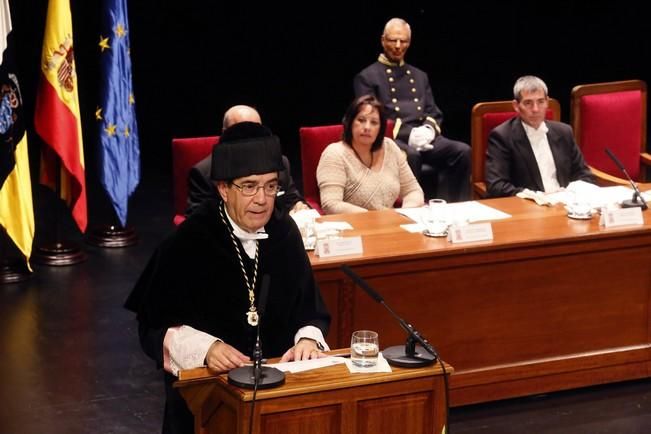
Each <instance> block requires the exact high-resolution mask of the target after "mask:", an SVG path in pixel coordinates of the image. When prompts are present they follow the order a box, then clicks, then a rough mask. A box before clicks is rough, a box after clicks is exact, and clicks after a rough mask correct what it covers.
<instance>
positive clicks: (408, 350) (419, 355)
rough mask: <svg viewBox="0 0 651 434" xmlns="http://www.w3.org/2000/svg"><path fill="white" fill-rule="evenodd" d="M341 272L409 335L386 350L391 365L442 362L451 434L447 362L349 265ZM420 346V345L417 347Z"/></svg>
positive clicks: (448, 425) (446, 411) (411, 365)
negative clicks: (389, 314)
mask: <svg viewBox="0 0 651 434" xmlns="http://www.w3.org/2000/svg"><path fill="white" fill-rule="evenodd" d="M341 270H342V271H343V272H344V273H345V274H346V275H347V276H348V277H350V278H351V279H353V282H355V284H356V285H358V286H359V287H360V288H362V289H363V290H364V292H366V293H367V294H368V295H369V296H370V297H371V298H372V299H373V300H375V301H377V302H378V303H380V304H381V305H382V306H384V307H385V308H386V310H388V311H389V313H391V315H392V316H393V317H394V318H395V319H397V320H398V322H399V323H400V326H401V327H402V328H403V329H404V330H405V331H406V332H407V333H408V335H409V336H407V343H406V344H405V346H404V347H403V346H400V345H396V346H393V347H389V348H386V349H385V350H384V351H382V355H383V356H384V358H385V359H386V361H387V362H389V364H390V365H395V366H400V367H403V368H418V367H421V366H427V365H431V364H432V363H434V362H436V361H437V360H439V361H440V365H441V370H442V371H443V382H444V383H445V414H446V420H447V424H446V426H445V431H446V432H447V433H448V434H451V430H450V386H449V384H448V373H447V372H446V370H445V362H443V360H441V358H440V357H439V355H438V353H437V352H436V350H435V349H434V347H433V346H432V345H431V344H430V343H429V342H428V341H427V339H425V338H424V337H423V336H422V335H421V334H420V333H419V332H418V330H416V329H414V327H413V326H412V325H411V324H409V323H408V322H407V321H405V320H404V319H402V318H400V317H399V316H398V314H396V313H395V312H394V311H393V309H391V308H390V307H389V305H387V304H386V303H385V302H384V298H382V296H381V295H380V294H379V293H378V292H377V291H375V290H374V289H373V288H371V286H370V285H369V284H368V283H366V281H364V279H362V278H361V277H360V276H359V275H358V274H357V273H355V272H354V271H353V270H352V269H351V268H350V267H349V266H348V265H345V264H344V265H342V266H341ZM416 344H420V345H416Z"/></svg>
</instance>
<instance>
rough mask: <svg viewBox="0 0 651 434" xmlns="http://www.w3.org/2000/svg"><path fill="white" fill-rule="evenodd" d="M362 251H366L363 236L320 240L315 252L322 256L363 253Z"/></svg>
mask: <svg viewBox="0 0 651 434" xmlns="http://www.w3.org/2000/svg"><path fill="white" fill-rule="evenodd" d="M362 253H364V250H363V248H362V237H360V236H357V237H345V238H326V239H322V240H318V241H317V242H316V247H315V249H314V254H315V255H317V256H318V257H320V258H327V257H330V256H341V255H361V254H362Z"/></svg>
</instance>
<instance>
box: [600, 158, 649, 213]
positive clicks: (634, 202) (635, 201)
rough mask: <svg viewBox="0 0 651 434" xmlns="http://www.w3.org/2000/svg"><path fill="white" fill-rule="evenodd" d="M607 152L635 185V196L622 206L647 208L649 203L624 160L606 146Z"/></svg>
mask: <svg viewBox="0 0 651 434" xmlns="http://www.w3.org/2000/svg"><path fill="white" fill-rule="evenodd" d="M606 154H608V156H609V157H610V159H611V160H613V161H614V162H615V164H616V165H617V167H618V168H619V170H621V171H622V173H623V174H624V176H626V179H628V182H629V183H630V184H631V187H633V198H632V199H627V200H625V201H623V202H622V208H635V207H637V206H639V207H640V208H642V211H644V210H646V209H647V208H648V207H649V206H648V205H647V203H646V201H645V200H644V198H643V197H642V193H640V189H638V188H637V185H636V184H635V181H633V180H632V179H631V177H630V176H629V175H628V172H627V171H626V168H625V167H624V165H623V164H622V162H621V161H619V158H617V157H616V156H615V154H613V153H612V151H611V150H610V149H608V148H606Z"/></svg>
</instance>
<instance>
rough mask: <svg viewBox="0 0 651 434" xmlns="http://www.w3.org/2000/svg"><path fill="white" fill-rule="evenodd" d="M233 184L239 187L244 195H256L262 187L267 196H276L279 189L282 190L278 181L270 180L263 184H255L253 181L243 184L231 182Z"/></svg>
mask: <svg viewBox="0 0 651 434" xmlns="http://www.w3.org/2000/svg"><path fill="white" fill-rule="evenodd" d="M231 184H232V185H233V186H234V187H237V188H238V189H239V190H240V191H241V192H242V194H243V195H244V196H255V195H256V194H258V190H260V189H262V191H264V194H266V195H267V196H275V195H276V193H278V190H280V185H278V181H269V182H267V183H266V184H263V185H258V184H254V183H252V182H245V183H244V184H242V185H237V184H236V183H234V182H231Z"/></svg>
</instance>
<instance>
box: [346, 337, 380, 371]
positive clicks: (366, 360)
mask: <svg viewBox="0 0 651 434" xmlns="http://www.w3.org/2000/svg"><path fill="white" fill-rule="evenodd" d="M379 352H380V342H379V340H378V334H377V332H374V331H371V330H358V331H355V332H353V336H352V338H351V339H350V359H351V361H352V362H353V364H354V365H355V366H359V367H362V368H369V367H373V366H375V365H377V357H378V353H379Z"/></svg>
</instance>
